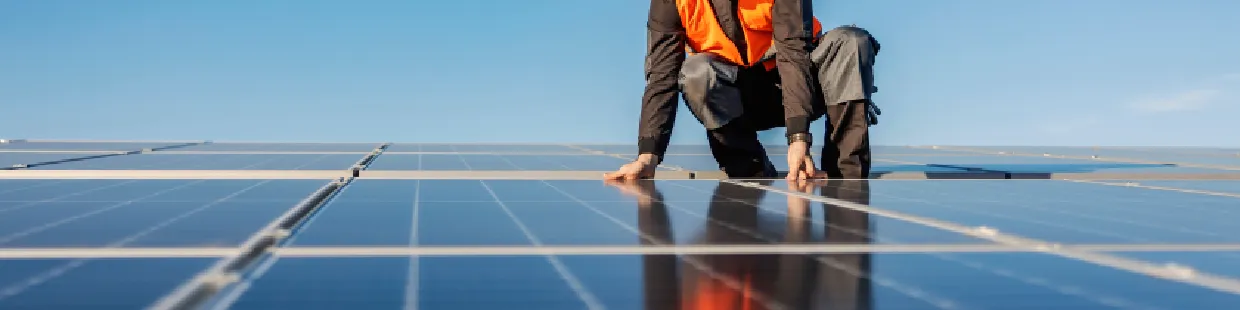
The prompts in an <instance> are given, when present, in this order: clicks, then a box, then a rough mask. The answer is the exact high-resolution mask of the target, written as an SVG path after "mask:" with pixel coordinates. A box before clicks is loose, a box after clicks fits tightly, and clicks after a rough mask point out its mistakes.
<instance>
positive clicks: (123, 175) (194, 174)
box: [0, 169, 350, 180]
mask: <svg viewBox="0 0 1240 310" xmlns="http://www.w3.org/2000/svg"><path fill="white" fill-rule="evenodd" d="M348 176H350V172H349V171H348V170H343V169H342V170H4V171H0V179H75V180H76V179H126V180H128V179H147V180H186V179H195V180H196V179H208V180H211V179H233V180H239V179H324V180H327V179H336V178H341V177H348Z"/></svg>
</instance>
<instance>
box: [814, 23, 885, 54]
mask: <svg viewBox="0 0 1240 310" xmlns="http://www.w3.org/2000/svg"><path fill="white" fill-rule="evenodd" d="M822 40H823V41H824V42H825V41H836V42H839V43H846V44H853V45H861V44H865V45H864V46H865V47H867V48H872V49H874V52H875V53H877V52H878V49H879V45H878V40H877V39H875V38H874V36H873V35H871V34H870V32H869V31H868V30H865V29H863V28H861V27H857V26H839V27H835V29H831V30H829V31H827V33H826V34H824V35H823V39H822Z"/></svg>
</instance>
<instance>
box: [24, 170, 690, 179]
mask: <svg viewBox="0 0 1240 310" xmlns="http://www.w3.org/2000/svg"><path fill="white" fill-rule="evenodd" d="M604 172H605V171H555V170H539V171H529V170H525V171H512V170H508V171H504V170H472V171H471V170H421V171H396V170H364V171H361V172H360V174H359V175H358V178H360V179H376V180H379V179H388V180H398V179H409V180H412V179H437V180H477V179H486V180H601V179H602V173H604ZM692 174H693V173H692V172H690V171H670V170H664V171H656V172H655V176H654V178H655V179H663V180H683V179H691V178H692ZM0 175H3V173H0Z"/></svg>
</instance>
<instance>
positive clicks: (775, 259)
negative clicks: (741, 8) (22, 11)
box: [0, 140, 1240, 309]
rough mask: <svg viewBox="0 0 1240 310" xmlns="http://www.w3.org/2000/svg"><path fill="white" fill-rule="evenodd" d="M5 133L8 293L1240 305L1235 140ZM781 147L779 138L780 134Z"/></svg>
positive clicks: (290, 299)
mask: <svg viewBox="0 0 1240 310" xmlns="http://www.w3.org/2000/svg"><path fill="white" fill-rule="evenodd" d="M633 151H635V147H632V146H626V145H482V144H400V143H397V144H389V143H211V142H203V141H181V142H177V141H174V142H123V141H21V140H18V141H9V140H4V141H3V142H0V165H2V166H3V167H5V168H4V169H3V170H0V309H78V308H90V309H100V308H107V309H112V308H115V309H134V308H151V309H319V308H328V309H512V308H520V309H651V308H699V309H707V308H709V309H739V308H743V306H744V305H749V307H748V308H747V309H818V308H824V309H1006V308H1036V309H1111V308H1119V309H1236V308H1237V307H1240V264H1237V263H1236V262H1237V261H1240V260H1238V259H1237V258H1240V225H1237V224H1236V223H1237V219H1240V171H1237V170H1240V150H1237V149H1206V148H1199V149H1190V148H1068V147H878V148H876V157H875V158H876V159H875V167H874V170H875V171H874V174H873V176H872V179H871V180H831V181H816V182H812V183H807V184H788V183H787V182H785V181H782V180H727V179H726V178H723V177H722V173H720V172H718V171H717V170H718V168H717V166H716V165H715V164H714V161H713V160H712V159H711V157H710V155H709V154H710V152H709V149H708V148H707V147H706V146H697V145H674V146H672V147H671V148H670V149H669V151H670V153H671V154H669V155H668V156H667V159H666V160H665V162H664V164H663V165H661V166H660V167H659V172H658V175H657V177H656V179H655V180H648V181H640V182H632V183H608V182H603V181H602V180H600V177H601V174H602V173H603V172H605V171H609V170H612V169H615V168H617V167H619V166H620V165H622V164H624V163H625V162H627V161H628V160H630V159H631V158H633V156H634V154H633ZM769 151H770V152H771V155H772V156H771V158H772V159H774V160H776V161H777V163H776V164H777V166H778V165H782V164H783V162H782V159H783V158H784V156H783V155H784V154H783V153H782V152H783V151H784V149H783V148H782V147H780V146H771V147H769Z"/></svg>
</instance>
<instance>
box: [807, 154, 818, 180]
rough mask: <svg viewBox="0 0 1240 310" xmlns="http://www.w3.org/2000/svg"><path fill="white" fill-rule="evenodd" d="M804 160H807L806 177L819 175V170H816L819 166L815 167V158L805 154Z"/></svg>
mask: <svg viewBox="0 0 1240 310" xmlns="http://www.w3.org/2000/svg"><path fill="white" fill-rule="evenodd" d="M804 160H805V163H804V165H805V177H806V178H812V177H814V175H817V174H818V171H816V170H817V168H816V167H814V159H813V158H811V157H809V156H805V158H804Z"/></svg>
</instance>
